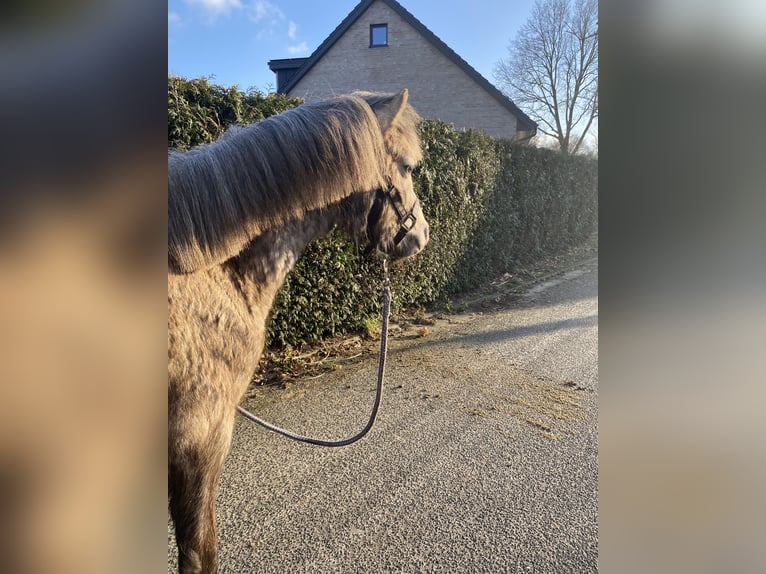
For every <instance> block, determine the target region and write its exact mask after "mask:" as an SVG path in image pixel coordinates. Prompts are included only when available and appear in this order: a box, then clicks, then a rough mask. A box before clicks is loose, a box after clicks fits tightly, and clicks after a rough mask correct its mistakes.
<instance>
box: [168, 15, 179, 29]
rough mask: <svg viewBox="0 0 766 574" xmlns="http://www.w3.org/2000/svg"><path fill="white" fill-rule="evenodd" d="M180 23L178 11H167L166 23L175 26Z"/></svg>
mask: <svg viewBox="0 0 766 574" xmlns="http://www.w3.org/2000/svg"><path fill="white" fill-rule="evenodd" d="M180 23H181V15H180V14H179V13H178V12H168V25H170V26H176V25H178V24H180Z"/></svg>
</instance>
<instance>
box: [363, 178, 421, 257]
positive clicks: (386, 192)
mask: <svg viewBox="0 0 766 574" xmlns="http://www.w3.org/2000/svg"><path fill="white" fill-rule="evenodd" d="M395 191H396V187H394V184H393V183H391V182H389V183H388V187H387V188H386V189H383V188H380V189H378V190H377V191H376V192H375V201H374V202H373V204H372V208H371V209H370V212H369V213H368V214H367V240H368V241H369V242H370V243H369V245H368V246H367V249H366V250H365V252H364V253H365V255H368V254H369V253H370V252H372V250H373V249H375V238H374V237H373V230H374V229H375V227H376V226H377V225H378V223H379V222H380V217H381V215H383V205H384V204H385V203H386V201H388V203H389V204H390V205H391V208H392V209H393V210H394V212H395V213H396V217H397V218H398V222H399V231H397V232H396V236H395V237H394V246H397V245H399V244H400V243H401V242H402V240H403V239H404V237H405V236H406V235H407V234H408V233H409V232H410V231H411V230H412V228H413V227H415V223H416V222H417V220H418V218H417V217H416V216H415V214H414V213H413V209H414V208H415V206H414V205H413V206H412V209H410V210H409V211H406V208H405V207H404V206H403V205H402V204H401V202H400V201H399V199H398V198H397V197H395V196H394V192H395Z"/></svg>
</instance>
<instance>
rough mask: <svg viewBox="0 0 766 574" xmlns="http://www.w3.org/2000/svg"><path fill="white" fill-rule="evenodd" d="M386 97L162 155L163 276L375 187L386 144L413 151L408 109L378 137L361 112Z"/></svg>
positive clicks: (347, 100) (330, 106)
mask: <svg viewBox="0 0 766 574" xmlns="http://www.w3.org/2000/svg"><path fill="white" fill-rule="evenodd" d="M388 96H389V95H382V94H368V93H364V94H362V93H359V94H356V95H351V96H340V97H337V98H335V99H332V100H328V101H325V102H318V103H314V104H304V105H302V106H300V107H298V108H295V109H293V110H289V111H286V112H284V113H282V114H279V115H277V116H273V117H271V118H268V119H266V120H264V121H262V122H260V123H257V124H253V125H250V126H247V127H244V128H235V129H231V130H229V131H228V132H227V133H226V134H224V136H223V137H222V138H221V139H219V140H218V141H216V142H214V143H211V144H208V145H204V146H199V147H197V148H194V149H192V150H190V151H189V152H187V153H178V152H171V153H170V154H169V157H168V260H169V261H168V262H169V266H170V268H171V269H172V270H174V271H178V272H182V273H189V272H193V271H196V270H198V269H202V268H205V267H209V266H211V265H213V264H216V263H221V262H223V261H225V260H227V259H229V258H230V257H233V256H235V255H236V254H238V253H239V252H240V251H241V250H242V249H243V248H244V246H245V245H246V244H247V243H248V242H249V241H250V240H251V239H252V238H254V237H256V236H258V235H259V234H261V233H262V232H263V231H265V230H267V229H272V228H274V227H275V226H279V225H283V224H284V223H285V222H287V221H290V220H293V219H299V218H301V217H302V215H303V214H305V213H307V212H309V211H312V210H314V209H318V208H322V207H325V206H327V205H330V204H332V203H336V202H338V201H340V200H341V199H343V198H345V197H347V196H349V195H350V194H352V193H354V192H359V191H369V190H373V189H377V188H379V187H381V186H383V185H384V181H383V179H384V177H383V174H384V173H385V169H386V163H387V160H386V158H387V155H386V154H387V152H388V153H392V152H394V151H395V150H394V149H392V146H393V145H395V144H396V142H395V141H389V140H390V139H391V138H392V137H393V138H394V139H401V140H402V141H401V144H400V145H408V146H413V145H414V146H415V147H417V149H418V150H419V142H418V134H417V120H418V117H417V114H416V113H415V112H414V110H412V108H410V106H409V105H407V106H406V108H407V113H406V114H404V116H402V120H401V121H399V122H397V126H396V128H397V129H396V130H393V131H392V130H388V131H387V132H386V137H384V134H383V131H382V129H381V123H380V122H381V120H380V118H378V117H377V116H376V115H375V113H374V112H373V110H372V108H371V106H374V105H377V104H378V103H379V102H380V101H383V99H385V98H386V97H388ZM394 131H395V132H396V133H395V135H394Z"/></svg>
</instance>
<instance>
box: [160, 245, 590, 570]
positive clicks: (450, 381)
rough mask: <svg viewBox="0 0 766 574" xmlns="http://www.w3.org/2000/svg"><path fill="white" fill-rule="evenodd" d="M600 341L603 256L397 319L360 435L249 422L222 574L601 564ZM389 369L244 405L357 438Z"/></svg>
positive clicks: (226, 501)
mask: <svg viewBox="0 0 766 574" xmlns="http://www.w3.org/2000/svg"><path fill="white" fill-rule="evenodd" d="M394 296H395V294H394ZM597 341H598V266H597V262H596V261H595V260H593V261H590V262H588V263H585V264H582V265H581V266H580V267H579V268H577V269H574V270H572V271H570V272H568V273H566V274H563V275H560V276H558V277H555V278H553V279H551V280H548V281H547V282H545V283H542V284H538V285H536V286H534V287H532V288H531V289H529V290H528V291H527V292H526V293H525V294H524V295H522V296H520V297H519V298H518V299H517V300H515V301H514V302H513V303H511V304H510V305H506V306H505V308H503V309H499V310H494V311H486V312H483V313H463V314H457V315H450V316H449V317H447V318H445V319H443V320H441V321H438V322H437V324H436V325H433V326H430V327H428V332H427V333H425V332H424V331H420V332H418V330H417V329H410V330H404V331H401V333H399V334H398V335H397V336H396V337H394V339H393V340H391V341H390V345H389V359H388V366H387V371H386V382H385V390H384V395H383V403H382V406H381V410H380V414H379V416H378V421H377V423H376V425H375V426H374V427H373V429H372V430H371V431H370V433H369V434H368V435H367V437H365V438H364V439H363V440H362V441H360V442H358V443H356V444H354V445H352V446H349V447H343V448H336V449H327V448H321V447H314V446H308V445H303V444H298V443H294V442H292V441H289V440H287V439H285V438H283V437H280V436H277V435H275V434H273V433H269V432H268V431H266V430H264V429H262V428H260V427H257V426H254V425H251V424H249V423H248V422H247V421H245V420H243V419H242V418H240V419H239V420H238V422H237V427H236V429H235V433H234V443H233V447H232V452H231V454H230V456H229V458H228V459H227V462H226V466H225V470H224V476H223V478H222V483H221V492H220V497H219V507H218V509H219V515H218V517H219V518H218V520H219V539H220V562H221V572H223V573H279V574H285V573H290V574H292V573H312V574H322V573H328V574H329V573H333V574H337V573H383V572H386V573H388V572H397V573H400V572H401V573H432V572H433V573H436V572H449V573H483V572H486V573H493V574H494V573H499V572H536V573H545V574H555V573H577V574H583V573H590V572H597V558H598V525H597V510H598V506H597V498H598V490H597V489H598V465H597V455H598V437H597V397H598V345H597ZM376 368H377V358H376V357H369V358H368V359H366V360H364V361H363V362H361V363H359V364H356V365H354V366H351V367H348V366H346V367H344V368H342V369H339V370H337V371H335V372H334V373H332V374H331V375H329V376H325V377H323V378H321V379H319V380H316V381H308V382H305V383H295V384H292V385H291V386H290V387H289V388H288V389H286V390H284V389H265V390H263V391H260V390H259V392H258V393H257V394H256V396H255V398H253V399H250V400H248V402H247V405H246V406H247V407H248V408H249V409H251V410H252V411H254V412H255V413H256V414H258V415H260V416H262V417H264V418H266V419H267V420H269V421H272V422H275V423H277V424H280V425H283V426H286V427H287V428H290V429H291V430H294V431H297V432H301V433H307V434H311V435H312V436H319V437H322V438H344V437H345V436H347V435H349V434H353V433H355V432H356V431H357V430H359V429H360V428H361V427H362V426H363V425H364V423H365V422H366V417H367V416H368V412H369V408H370V406H371V404H372V399H373V396H374V384H375V377H376ZM168 538H169V540H168V542H169V563H170V567H172V565H173V564H174V562H175V558H174V556H173V552H174V548H173V546H172V544H171V542H172V539H171V534H170V533H169V535H168ZM171 571H173V570H171Z"/></svg>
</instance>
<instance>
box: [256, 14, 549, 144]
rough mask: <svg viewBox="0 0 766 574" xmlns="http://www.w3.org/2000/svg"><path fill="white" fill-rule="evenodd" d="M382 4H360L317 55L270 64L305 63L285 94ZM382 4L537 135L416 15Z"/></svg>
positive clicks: (512, 106)
mask: <svg viewBox="0 0 766 574" xmlns="http://www.w3.org/2000/svg"><path fill="white" fill-rule="evenodd" d="M377 1H378V0H362V1H361V2H360V3H359V4H357V6H356V8H354V9H353V10H352V11H351V13H349V15H348V16H346V17H345V18H344V20H343V21H342V22H341V23H340V24H339V25H338V27H337V28H335V30H333V31H332V33H331V34H330V35H329V36H328V37H327V38H326V39H325V41H324V42H322V43H321V44H320V45H319V47H318V48H317V49H316V50H314V52H313V53H312V54H311V56H309V57H308V58H292V59H285V60H272V61H271V62H269V67H271V69H272V70H274V71H276V70H275V67H274V66H272V65H273V64H274V65H276V66H279V65H282V66H284V67H296V64H298V62H299V60H301V59H303V60H305V62H304V63H303V65H302V66H301V67H300V68H298V70H297V71H296V72H295V74H294V75H293V76H292V77H291V78H290V80H289V81H288V82H287V83H286V84H285V85H284V87H283V88H282V89H281V90H280V91H281V92H283V93H285V94H286V93H288V92H290V90H292V89H293V88H294V87H295V86H296V85H297V84H298V82H299V81H300V80H301V78H303V76H305V75H306V74H307V73H308V71H309V70H311V68H312V67H313V66H314V64H316V63H317V62H318V61H319V60H320V59H321V58H322V57H323V56H324V55H325V54H326V53H327V52H328V51H329V50H330V48H332V46H333V45H334V44H335V42H337V41H338V40H339V39H340V37H341V36H343V34H345V33H346V31H347V30H348V29H349V28H350V27H351V26H352V25H353V24H354V22H356V20H357V19H358V18H359V17H360V16H361V15H362V14H364V12H366V11H367V9H368V8H369V7H370V6H371V5H372V4H373V3H374V2H377ZM379 1H380V2H383V3H384V4H386V5H387V6H388V7H389V8H391V10H393V11H394V12H396V13H397V14H398V15H399V16H400V17H401V18H402V19H403V20H404V21H405V22H407V23H408V24H409V25H410V26H412V27H413V28H415V30H417V31H418V32H419V33H420V34H421V35H422V36H423V37H424V38H425V39H426V40H428V41H429V42H430V43H431V44H433V46H434V47H435V48H436V49H437V50H439V52H441V53H442V54H443V55H444V56H445V57H446V58H447V59H449V60H450V61H451V62H452V63H453V64H455V65H456V66H457V67H458V68H460V69H461V70H463V71H464V72H465V73H466V74H467V75H468V76H469V77H470V78H471V79H472V80H473V81H474V82H476V83H477V84H479V86H481V87H482V88H483V89H484V90H485V91H486V92H487V93H489V95H491V96H492V97H493V98H494V99H495V100H497V101H498V103H500V105H502V106H503V107H504V108H505V109H507V110H508V111H509V112H511V113H512V114H513V115H514V116H516V118H517V122H518V123H520V124H522V125H521V126H519V127H520V128H522V127H523V128H526V129H524V130H523V131H535V132H536V131H537V124H536V123H535V122H534V121H532V119H530V117H529V116H527V114H525V113H524V112H522V111H521V110H520V109H519V107H518V106H517V105H516V104H514V103H513V102H512V101H511V99H510V98H508V96H506V95H505V94H503V93H502V92H501V91H500V90H498V89H497V88H496V87H495V86H493V85H492V84H490V83H489V82H488V81H487V80H486V78H484V76H482V75H481V74H480V73H479V72H477V71H476V70H475V69H474V68H473V67H472V66H471V65H470V64H469V63H468V62H466V61H465V60H464V59H463V58H461V57H460V56H458V55H457V54H456V53H455V51H454V50H453V49H452V48H450V47H449V46H447V44H445V43H444V42H443V41H442V40H441V39H439V37H438V36H436V34H434V33H433V32H431V30H429V29H428V28H426V27H425V26H424V25H423V24H422V23H421V22H420V20H418V19H417V18H415V16H413V15H412V14H410V13H409V12H408V11H407V10H406V9H405V8H404V7H403V6H402V5H401V4H399V2H396V0H379Z"/></svg>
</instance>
